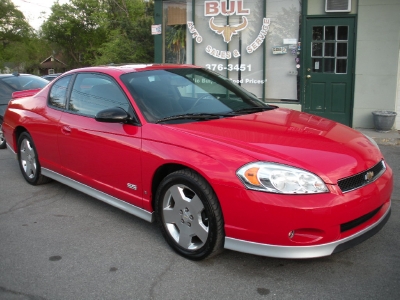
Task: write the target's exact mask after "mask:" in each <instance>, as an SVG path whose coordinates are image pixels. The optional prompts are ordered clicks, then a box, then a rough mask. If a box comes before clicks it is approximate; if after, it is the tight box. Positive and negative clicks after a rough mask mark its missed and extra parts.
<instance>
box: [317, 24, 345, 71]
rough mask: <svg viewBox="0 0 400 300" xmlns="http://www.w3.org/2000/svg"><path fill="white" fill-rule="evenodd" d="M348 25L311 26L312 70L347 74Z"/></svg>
mask: <svg viewBox="0 0 400 300" xmlns="http://www.w3.org/2000/svg"><path fill="white" fill-rule="evenodd" d="M348 38H349V27H348V26H313V28H312V42H311V48H312V51H311V58H312V71H313V72H315V73H333V74H347V72H348V70H347V65H348V64H347V59H348Z"/></svg>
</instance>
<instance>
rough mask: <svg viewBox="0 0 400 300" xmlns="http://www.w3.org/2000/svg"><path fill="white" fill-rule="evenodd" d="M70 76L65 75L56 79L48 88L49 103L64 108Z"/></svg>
mask: <svg viewBox="0 0 400 300" xmlns="http://www.w3.org/2000/svg"><path fill="white" fill-rule="evenodd" d="M71 78H72V76H65V77H63V78H60V79H59V80H57V81H56V82H55V83H54V84H53V86H52V87H51V90H50V97H49V105H50V106H53V107H55V108H60V109H64V108H65V103H66V101H67V88H68V84H69V82H70V80H71Z"/></svg>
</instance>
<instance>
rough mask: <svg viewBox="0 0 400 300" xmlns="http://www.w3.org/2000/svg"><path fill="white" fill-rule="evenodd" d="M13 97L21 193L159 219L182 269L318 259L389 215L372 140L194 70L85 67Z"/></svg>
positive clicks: (387, 173)
mask: <svg viewBox="0 0 400 300" xmlns="http://www.w3.org/2000/svg"><path fill="white" fill-rule="evenodd" d="M13 98H14V99H13V100H12V101H11V102H10V103H9V105H8V108H7V110H6V113H5V118H4V123H3V131H4V136H5V139H6V141H7V143H8V146H9V147H8V149H10V150H11V151H13V152H14V153H15V154H16V157H17V158H18V162H19V166H20V169H21V171H22V174H23V176H24V178H25V180H26V181H27V182H28V183H30V184H32V185H37V184H40V183H45V182H48V181H49V180H50V179H54V180H57V181H59V182H61V183H64V184H66V185H68V186H71V187H72V188H75V189H77V190H79V191H81V192H83V193H86V194H89V195H91V196H93V197H95V198H98V199H99V200H102V201H104V202H107V203H109V204H111V205H113V206H116V207H118V208H120V209H123V210H125V211H127V212H129V213H131V214H133V215H136V216H138V217H140V218H143V219H145V220H147V221H149V222H152V221H154V220H157V222H158V223H159V225H160V228H161V231H162V233H163V235H164V237H165V239H166V241H167V242H168V244H169V245H170V246H171V247H172V248H173V249H174V250H175V251H176V252H177V253H179V254H180V255H182V256H184V257H187V258H189V259H193V260H200V259H204V258H206V257H210V256H212V255H215V254H217V253H218V252H220V251H221V250H222V249H223V248H226V249H232V250H236V251H241V252H247V253H252V254H256V255H263V256H271V257H281V258H310V257H320V256H327V255H330V254H332V253H335V252H339V251H341V250H344V249H346V248H348V247H351V246H353V245H355V244H358V243H360V242H361V241H363V240H365V239H367V238H368V237H370V236H372V235H373V234H374V233H376V232H377V231H379V229H381V228H382V227H383V226H384V224H385V223H386V221H387V220H388V219H389V216H390V205H391V202H390V201H391V193H392V189H393V178H392V171H391V169H390V167H389V166H388V165H387V164H386V162H385V159H384V158H383V156H382V154H381V152H380V151H379V148H378V146H377V145H376V144H375V143H374V141H373V140H371V139H370V138H368V137H366V136H364V135H363V134H361V133H360V132H358V131H355V130H353V129H351V128H348V127H346V126H344V125H341V124H338V123H336V122H333V121H330V120H327V119H323V118H320V117H317V116H314V115H310V114H306V113H302V112H297V111H293V110H289V109H282V108H278V107H276V106H272V105H268V104H266V103H264V102H262V101H260V100H259V99H258V98H256V97H255V96H254V95H253V94H251V93H249V92H247V91H246V90H244V89H242V88H241V87H239V86H237V85H235V84H233V83H232V82H231V81H230V80H228V79H226V78H224V77H222V76H220V75H219V74H216V73H213V72H210V71H207V70H205V69H202V68H200V67H196V66H190V65H123V66H104V67H91V68H83V69H77V70H72V71H69V72H66V73H64V74H62V75H61V76H60V77H58V78H56V79H55V80H54V81H52V82H51V83H50V84H48V85H47V86H45V87H44V88H43V89H42V90H40V91H39V92H38V91H37V90H36V91H28V92H27V91H24V92H15V93H14V94H13Z"/></svg>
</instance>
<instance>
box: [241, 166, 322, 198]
mask: <svg viewBox="0 0 400 300" xmlns="http://www.w3.org/2000/svg"><path fill="white" fill-rule="evenodd" d="M236 174H237V176H238V177H239V178H240V179H241V180H242V182H243V183H244V185H245V186H246V187H247V188H248V189H251V190H257V191H265V192H271V193H281V194H315V193H325V192H328V188H327V187H326V185H325V183H324V182H323V181H322V179H321V178H319V177H318V176H316V175H314V174H312V173H310V172H307V171H304V170H301V169H297V168H293V167H289V166H286V165H281V164H276V163H268V162H255V163H250V164H247V165H245V166H243V167H241V168H240V169H239V170H238V171H237V172H236Z"/></svg>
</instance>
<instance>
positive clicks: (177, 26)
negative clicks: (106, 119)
mask: <svg viewBox="0 0 400 300" xmlns="http://www.w3.org/2000/svg"><path fill="white" fill-rule="evenodd" d="M154 18H155V20H154V21H155V25H154V30H153V33H154V34H155V35H154V37H155V46H156V47H155V49H156V50H155V62H157V63H188V64H195V65H200V66H203V67H205V68H208V69H211V70H213V71H215V72H218V73H220V74H221V75H223V76H226V77H228V78H230V79H231V80H232V81H233V82H235V83H237V84H239V85H241V86H242V87H244V88H246V89H247V90H249V91H250V92H252V93H253V94H255V95H256V96H257V97H259V98H260V99H263V100H264V101H265V102H268V103H272V104H275V105H278V106H280V107H288V108H292V109H296V110H300V111H304V112H310V113H312V114H315V115H319V116H322V117H326V118H329V119H333V120H336V121H338V122H341V123H343V124H346V125H348V126H352V127H355V128H357V127H359V128H373V127H374V124H373V116H372V112H373V111H376V110H387V111H397V113H398V115H400V0H382V1H379V0H308V1H307V0H303V1H299V0H282V1H276V0H166V1H162V0H156V1H155V16H154ZM395 128H397V129H400V117H397V118H396V122H395Z"/></svg>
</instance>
